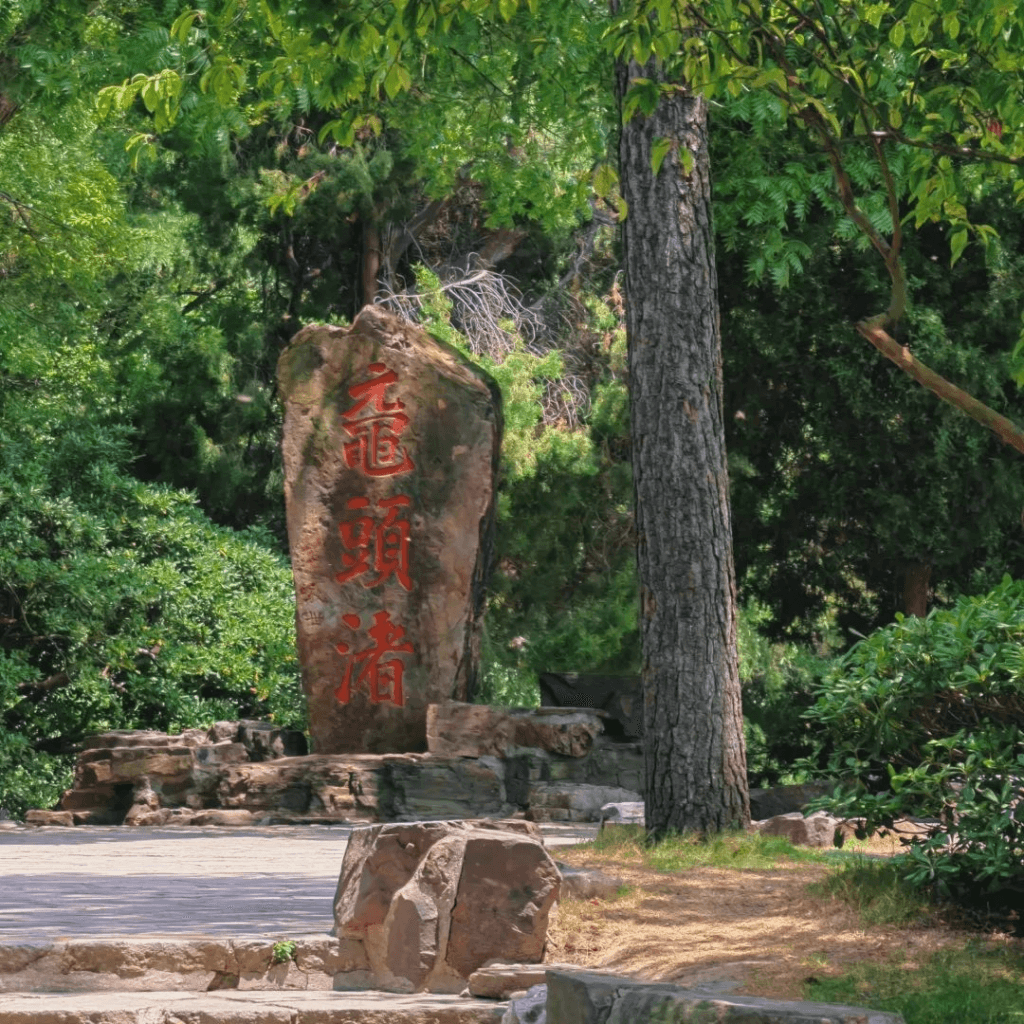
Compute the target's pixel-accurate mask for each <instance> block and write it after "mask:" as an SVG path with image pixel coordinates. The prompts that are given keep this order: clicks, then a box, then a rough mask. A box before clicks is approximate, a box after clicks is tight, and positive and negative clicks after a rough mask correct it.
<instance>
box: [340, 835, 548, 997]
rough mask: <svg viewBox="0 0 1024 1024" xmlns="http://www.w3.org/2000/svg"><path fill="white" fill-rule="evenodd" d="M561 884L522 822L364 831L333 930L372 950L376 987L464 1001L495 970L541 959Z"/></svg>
mask: <svg viewBox="0 0 1024 1024" xmlns="http://www.w3.org/2000/svg"><path fill="white" fill-rule="evenodd" d="M560 881H561V878H560V875H559V873H558V869H557V868H556V867H555V864H554V861H552V860H551V857H550V856H549V855H548V853H547V851H546V850H545V849H544V844H543V842H542V840H541V839H540V836H539V832H538V830H537V829H536V827H535V826H533V825H531V824H530V823H528V822H525V821H496V822H495V821H492V822H487V821H485V822H467V821H448V822H439V821H433V822H416V823H408V824H390V825H374V826H371V827H369V828H359V829H355V830H353V832H352V836H351V837H350V839H349V843H348V848H347V849H346V851H345V858H344V860H343V862H342V868H341V876H340V878H339V880H338V889H337V893H336V895H335V902H334V916H335V931H336V934H337V935H338V937H339V938H349V939H359V940H361V941H362V942H363V943H364V944H365V948H366V953H367V958H368V960H369V963H370V968H371V970H372V972H373V977H374V982H375V985H376V986H377V987H379V988H383V989H384V990H386V991H392V992H396V991H397V992H402V991H404V992H422V991H429V992H451V993H456V992H461V991H462V990H463V989H464V988H465V987H466V985H467V981H468V979H469V976H470V975H471V974H473V973H474V972H475V971H476V970H477V969H478V968H480V967H481V966H482V965H483V964H485V963H487V962H489V961H493V960H495V959H498V958H501V959H515V960H519V961H522V962H526V963H539V962H540V961H541V960H542V959H543V955H544V945H545V941H546V937H547V925H548V916H549V914H550V911H551V908H552V906H553V905H554V903H555V901H556V900H557V899H558V892H559V884H560Z"/></svg>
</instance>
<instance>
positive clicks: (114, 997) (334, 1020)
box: [0, 990, 507, 1024]
mask: <svg viewBox="0 0 1024 1024" xmlns="http://www.w3.org/2000/svg"><path fill="white" fill-rule="evenodd" d="M506 1006H507V1004H505V1003H500V1002H493V1001H491V1000H478V999H463V998H460V997H459V996H452V995H431V994H428V993H421V994H419V995H396V994H391V993H386V992H287V993H285V992H237V991H231V990H222V991H216V992H202V993H198V992H105V993H76V994H73V995H66V994H43V993H33V994H9V995H0V1020H2V1021H3V1022H4V1024H55V1022H58V1021H59V1022H60V1024H184V1022H188V1024H385V1022H386V1024H426V1022H429V1024H498V1022H499V1021H500V1020H501V1018H502V1016H503V1015H504V1012H505V1009H506Z"/></svg>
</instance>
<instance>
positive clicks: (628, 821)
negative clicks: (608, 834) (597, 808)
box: [601, 800, 647, 832]
mask: <svg viewBox="0 0 1024 1024" xmlns="http://www.w3.org/2000/svg"><path fill="white" fill-rule="evenodd" d="M646 822H647V814H646V812H645V810H644V802H643V801H642V800H633V801H625V802H621V803H609V804H604V805H603V806H602V807H601V831H602V832H603V831H604V830H605V829H606V828H617V827H618V826H620V825H624V826H632V825H639V826H640V828H643V827H644V825H645V824H646Z"/></svg>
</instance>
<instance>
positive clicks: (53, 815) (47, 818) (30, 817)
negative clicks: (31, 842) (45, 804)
mask: <svg viewBox="0 0 1024 1024" xmlns="http://www.w3.org/2000/svg"><path fill="white" fill-rule="evenodd" d="M74 823H75V819H74V817H73V816H72V814H71V812H70V811H28V812H27V813H26V814H25V824H26V825H59V826H62V827H64V828H69V827H70V826H72V825H74Z"/></svg>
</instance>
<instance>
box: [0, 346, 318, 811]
mask: <svg viewBox="0 0 1024 1024" xmlns="http://www.w3.org/2000/svg"><path fill="white" fill-rule="evenodd" d="M9 340H10V339H9ZM48 340H49V342H50V346H51V347H50V348H49V349H41V348H40V347H39V344H38V342H39V338H38V337H33V336H31V335H29V336H28V337H23V338H21V339H20V344H17V345H11V346H10V347H9V348H8V350H7V357H8V370H9V376H8V377H6V378H5V380H4V386H3V389H2V391H0V395H2V398H3V406H2V409H0V413H2V415H0V759H2V763H0V803H2V804H3V806H4V807H6V808H7V809H8V810H10V811H12V812H14V813H16V814H21V813H23V812H24V811H25V810H26V809H27V808H28V807H31V806H40V805H43V806H48V805H52V804H53V803H54V802H55V801H56V799H57V798H58V797H59V795H60V792H61V790H62V789H63V788H66V786H67V785H68V784H69V782H70V774H69V773H70V758H71V754H72V752H73V750H74V749H75V745H76V744H77V743H79V742H80V741H81V740H82V739H83V738H84V737H85V736H87V735H89V734H90V733H95V732H100V731H104V730H107V729H117V728H156V729H165V730H168V731H172V732H174V731H178V730H180V729H182V728H187V727H191V726H199V725H209V724H211V723H212V722H213V721H215V720H217V719H227V718H238V717H270V718H272V719H274V720H276V721H279V722H281V723H282V724H287V725H293V726H299V727H301V726H302V723H303V714H304V711H303V705H302V701H301V698H300V695H299V692H298V682H297V666H296V658H295V642H294V599H293V594H292V582H291V575H290V573H289V571H288V569H287V566H286V564H285V563H284V560H283V559H282V558H281V557H280V556H279V555H277V554H275V553H274V552H273V550H272V541H271V539H270V538H269V537H268V536H267V535H266V534H265V533H263V532H260V531H258V530H252V531H248V532H246V533H235V532H233V531H231V530H227V529H223V528H218V527H215V526H213V525H212V524H211V523H210V522H209V520H208V519H207V518H206V517H205V516H204V515H203V514H202V513H201V512H200V511H199V510H198V509H197V508H196V503H195V498H194V496H193V495H191V494H188V493H185V492H181V491H175V490H172V489H170V488H167V487H162V486H154V485H147V484H144V483H141V482H140V481H138V480H137V479H134V478H133V477H131V476H130V475H129V473H128V467H129V465H130V462H131V449H130V444H129V434H128V431H127V430H126V428H125V427H124V425H123V424H120V423H118V422H117V421H116V419H115V418H114V412H115V411H114V410H113V409H112V408H111V403H110V396H109V394H108V393H107V391H106V388H107V387H108V386H109V385H110V382H111V372H110V367H109V365H107V364H106V363H105V361H104V360H103V359H102V358H101V357H100V356H99V355H98V353H97V352H96V350H95V347H93V346H90V345H87V344H84V343H78V344H61V343H60V341H59V340H57V339H53V338H50V339H48Z"/></svg>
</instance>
